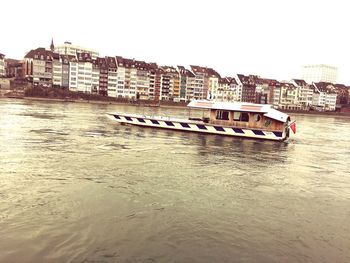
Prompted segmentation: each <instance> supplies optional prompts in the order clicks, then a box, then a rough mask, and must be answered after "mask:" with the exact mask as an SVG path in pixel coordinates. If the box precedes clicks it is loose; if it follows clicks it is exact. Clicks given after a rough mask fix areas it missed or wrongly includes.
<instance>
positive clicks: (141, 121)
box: [107, 113, 286, 141]
mask: <svg viewBox="0 0 350 263" xmlns="http://www.w3.org/2000/svg"><path fill="white" fill-rule="evenodd" d="M107 115H108V117H109V118H110V119H112V120H114V121H116V122H118V123H121V124H131V125H138V126H145V127H152V128H162V129H172V130H181V131H190V132H200V133H209V134H219V135H226V136H238V137H246V138H255V139H266V140H276V141H283V140H285V139H286V134H285V132H279V131H266V130H259V129H246V128H236V127H227V126H219V125H212V124H208V123H205V122H202V121H192V120H185V119H176V118H167V117H160V116H144V115H137V114H122V113H108V114H107Z"/></svg>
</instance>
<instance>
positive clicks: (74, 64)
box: [65, 55, 78, 91]
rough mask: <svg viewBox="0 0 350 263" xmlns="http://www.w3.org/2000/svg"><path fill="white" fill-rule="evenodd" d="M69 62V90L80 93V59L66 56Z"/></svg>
mask: <svg viewBox="0 0 350 263" xmlns="http://www.w3.org/2000/svg"><path fill="white" fill-rule="evenodd" d="M65 56H66V57H67V59H68V60H69V90H70V91H78V59H77V58H76V56H73V55H65Z"/></svg>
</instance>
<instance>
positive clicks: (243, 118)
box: [241, 112, 249, 121]
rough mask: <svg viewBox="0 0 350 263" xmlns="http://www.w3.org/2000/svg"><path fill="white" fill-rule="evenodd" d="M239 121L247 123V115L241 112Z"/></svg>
mask: <svg viewBox="0 0 350 263" xmlns="http://www.w3.org/2000/svg"><path fill="white" fill-rule="evenodd" d="M241 121H249V114H248V113H247V112H242V114H241Z"/></svg>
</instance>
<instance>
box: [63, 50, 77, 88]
mask: <svg viewBox="0 0 350 263" xmlns="http://www.w3.org/2000/svg"><path fill="white" fill-rule="evenodd" d="M60 59H61V65H62V74H61V77H62V78H61V87H62V88H65V89H69V79H70V78H69V76H70V70H69V68H70V66H69V64H70V61H73V60H74V59H75V57H73V56H68V55H60Z"/></svg>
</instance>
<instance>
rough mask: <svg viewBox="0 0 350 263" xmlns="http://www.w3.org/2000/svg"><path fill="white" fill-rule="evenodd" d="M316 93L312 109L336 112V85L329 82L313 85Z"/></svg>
mask: <svg viewBox="0 0 350 263" xmlns="http://www.w3.org/2000/svg"><path fill="white" fill-rule="evenodd" d="M313 86H314V93H313V99H312V107H313V108H314V109H316V110H320V111H335V109H336V103H337V93H336V89H335V87H334V85H333V84H332V83H329V82H317V83H313Z"/></svg>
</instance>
